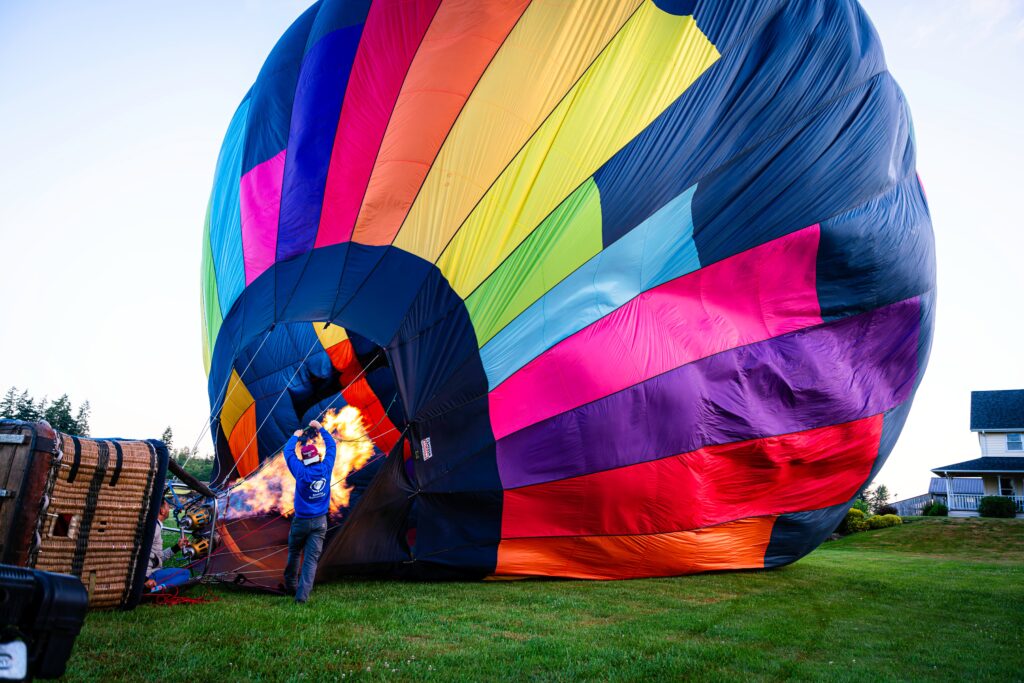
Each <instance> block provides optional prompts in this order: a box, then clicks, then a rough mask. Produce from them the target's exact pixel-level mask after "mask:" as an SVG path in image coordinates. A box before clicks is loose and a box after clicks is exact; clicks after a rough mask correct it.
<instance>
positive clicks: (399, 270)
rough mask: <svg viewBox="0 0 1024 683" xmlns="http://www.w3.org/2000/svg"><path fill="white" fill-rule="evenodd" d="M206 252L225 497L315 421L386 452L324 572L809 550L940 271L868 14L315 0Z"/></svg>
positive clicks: (893, 387) (909, 367)
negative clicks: (336, 424) (351, 429)
mask: <svg viewBox="0 0 1024 683" xmlns="http://www.w3.org/2000/svg"><path fill="white" fill-rule="evenodd" d="M203 260H204V267H203V309H204V313H205V320H204V336H205V342H206V344H205V346H206V360H207V364H208V368H209V392H210V398H211V403H212V406H213V408H214V419H213V424H212V427H213V430H214V434H215V435H216V447H217V457H218V465H219V467H218V480H219V483H221V484H225V483H226V482H228V481H230V480H233V479H236V478H238V477H246V476H248V475H250V474H251V473H252V472H254V471H255V470H256V469H257V468H258V467H259V465H260V463H261V462H263V461H265V460H267V459H269V458H272V457H274V456H275V454H277V453H278V452H279V451H280V449H281V447H282V445H283V444H284V442H285V440H286V438H287V437H288V435H289V434H290V433H291V431H292V430H294V429H296V428H298V427H301V426H303V425H305V423H306V422H308V421H309V420H310V419H312V418H314V417H317V416H318V415H320V414H321V413H322V412H323V411H324V410H325V409H326V408H330V407H334V408H337V407H340V406H343V405H351V406H353V407H355V408H358V409H359V411H360V412H361V414H362V423H363V427H364V428H365V429H366V431H367V433H368V435H369V436H368V438H370V439H371V440H372V441H373V445H374V446H375V449H376V450H375V452H376V453H378V454H379V457H369V456H368V457H367V458H364V461H366V462H372V464H371V465H370V466H369V468H365V469H363V470H359V472H360V473H362V476H363V483H362V484H360V485H359V486H356V487H355V492H354V493H353V495H352V498H351V500H350V501H349V499H348V498H346V502H347V508H346V511H345V515H344V521H343V522H342V523H339V525H338V526H337V530H336V532H335V533H333V534H332V536H331V537H330V538H329V539H328V544H327V547H326V549H325V554H324V559H323V562H322V567H323V569H322V572H323V573H324V574H325V575H332V574H337V573H342V572H352V571H361V572H377V573H390V574H400V575H405V576H416V577H442V576H487V575H499V576H528V575H549V576H571V577H591V578H625V577H638V576H659V575H671V574H683V573H691V572H699V571H707V570H719V569H739V568H751V567H772V566H778V565H781V564H785V563H788V562H792V561H793V560H795V559H797V558H799V557H801V556H802V555H804V554H806V553H807V552H809V551H810V550H811V549H813V548H814V547H815V546H816V545H817V544H818V543H820V542H821V540H822V539H823V538H824V537H825V536H826V535H828V533H830V532H831V531H832V529H833V528H834V527H835V526H836V524H837V523H838V521H839V520H840V518H841V517H842V516H843V514H844V512H845V510H846V507H847V505H848V504H849V502H850V501H851V500H852V499H853V498H854V497H855V496H856V495H857V493H858V492H859V491H860V490H861V489H862V488H863V487H864V486H865V485H866V483H867V482H869V481H870V480H871V478H872V477H873V476H874V474H875V472H877V470H878V468H879V467H881V465H882V463H883V462H884V460H885V458H886V457H887V455H888V454H889V452H890V451H891V449H892V447H893V445H894V443H895V440H896V438H897V436H898V435H899V432H900V430H901V428H902V426H903V423H904V421H905V419H906V416H907V413H908V411H909V408H910V403H911V400H912V397H913V394H914V391H915V388H916V387H917V385H918V383H919V382H920V379H921V377H922V374H923V372H924V367H925V363H926V360H927V356H928V349H929V344H930V339H931V331H932V310H933V302H934V287H935V266H934V249H933V239H932V232H931V226H930V220H929V216H928V209H927V205H926V201H925V197H924V193H923V191H922V189H921V186H920V184H919V181H918V178H917V174H916V172H915V151H914V141H913V131H912V127H911V122H910V116H909V113H908V110H907V107H906V103H905V101H904V97H903V94H902V93H901V91H900V89H899V88H898V87H897V85H896V83H895V82H894V80H893V78H892V77H891V76H890V74H889V72H888V71H887V70H886V65H885V61H884V58H883V55H882V49H881V46H880V45H879V41H878V36H877V35H876V34H875V31H874V29H873V28H872V26H871V24H870V22H869V21H868V19H867V17H866V16H865V15H864V13H863V11H862V10H861V8H860V7H859V5H857V3H856V2H854V1H853V0H789V1H785V0H747V1H744V2H737V1H736V0H689V1H687V0H656V1H651V0H645V1H643V2H641V1H639V0H614V1H609V0H589V1H585V0H578V1H576V2H567V1H565V0H532V1H530V0H504V1H496V0H372V1H371V0H362V1H359V0H335V1H332V0H323V1H322V2H319V3H317V4H315V5H314V6H312V7H311V8H310V9H309V10H308V11H306V12H305V13H304V14H303V15H302V16H301V17H300V18H299V19H298V20H297V21H296V22H295V24H294V25H293V26H292V27H291V28H290V29H288V31H287V32H286V33H285V34H284V36H283V37H282V38H281V40H280V42H279V43H278V44H277V46H276V47H275V48H274V50H273V51H272V52H271V54H270V57H269V58H268V60H267V62H266V64H265V66H264V67H263V69H262V71H261V72H260V74H259V76H258V77H257V79H256V83H255V85H253V87H252V88H251V89H250V91H249V92H248V94H247V95H246V96H245V98H244V99H243V101H242V104H241V106H240V107H239V108H238V111H237V112H236V113H235V115H234V118H233V119H232V121H231V123H230V126H229V128H228V133H227V137H226V139H225V142H224V146H223V149H222V150H221V154H220V159H219V161H218V163H217V170H216V179H215V183H214V190H213V196H212V198H211V201H210V209H209V216H208V220H207V230H206V235H205V238H204V257H203ZM360 462H363V461H360ZM348 485H351V482H350V483H349V484H346V486H348ZM258 531H259V527H258V526H253V527H252V530H250V531H249V532H247V533H251V534H257V532H258ZM257 559H258V558H257ZM268 571H269V570H268ZM240 572H244V570H240Z"/></svg>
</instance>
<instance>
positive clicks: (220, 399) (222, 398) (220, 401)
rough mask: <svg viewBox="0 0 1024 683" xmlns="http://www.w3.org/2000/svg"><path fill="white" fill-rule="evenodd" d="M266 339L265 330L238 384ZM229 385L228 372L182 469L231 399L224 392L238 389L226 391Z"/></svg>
mask: <svg viewBox="0 0 1024 683" xmlns="http://www.w3.org/2000/svg"><path fill="white" fill-rule="evenodd" d="M268 339H270V330H267V334H265V335H263V341H261V342H260V345H259V346H258V347H256V352H255V353H253V354H252V356H251V357H250V358H249V363H248V364H247V365H246V366H245V369H244V370H242V371H241V372H240V373H238V382H239V383H241V381H242V379H243V378H244V377H245V373H247V372H248V371H249V368H251V367H252V364H253V362H254V361H255V360H256V356H258V355H260V351H262V350H263V345H264V344H266V343H267V340H268ZM230 384H231V373H230V372H229V373H228V376H227V378H226V379H225V380H224V385H223V386H222V387H221V388H220V391H218V392H217V400H215V401H214V402H213V407H212V408H211V409H210V414H209V415H208V416H207V418H206V421H205V422H204V423H203V428H202V430H201V431H200V432H199V436H197V437H196V440H195V443H193V444H192V448H191V449H190V450H189V452H188V456H187V457H186V458H185V462H183V463H181V466H182V467H185V465H187V464H188V463H189V461H190V460H191V459H192V457H193V456H194V455H195V454H196V453H197V452H198V451H199V442H200V441H202V440H203V437H204V436H206V432H207V431H208V430H209V429H210V421H211V420H213V416H214V414H216V412H217V411H218V410H220V409H221V408H222V407H223V406H224V404H225V403H227V401H228V399H229V398H231V396H230V395H225V392H226V393H227V394H231V393H232V391H234V389H237V388H238V384H235V386H234V387H233V388H232V390H231V391H228V387H229V386H230Z"/></svg>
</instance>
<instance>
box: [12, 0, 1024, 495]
mask: <svg viewBox="0 0 1024 683" xmlns="http://www.w3.org/2000/svg"><path fill="white" fill-rule="evenodd" d="M862 4H863V5H864V7H865V9H866V10H867V12H868V14H869V15H870V16H871V18H872V20H873V22H874V23H875V26H876V28H877V29H878V32H879V34H880V35H881V37H882V43H883V45H884V47H885V51H886V55H887V59H888V63H889V67H890V71H891V72H892V73H893V75H894V76H895V78H896V80H897V81H898V82H899V83H900V85H901V86H902V88H903V90H904V91H905V93H906V95H907V98H908V100H909V102H910V107H911V111H912V113H913V117H914V123H915V131H916V138H917V143H918V170H919V173H920V175H921V178H922V180H923V182H924V186H925V189H926V191H927V194H928V199H929V204H930V208H931V212H932V220H933V225H934V229H935V237H936V244H937V252H938V283H939V284H938V310H937V318H936V331H935V343H934V346H933V349H932V355H931V361H930V364H929V368H928V371H927V374H926V376H925V378H924V381H923V383H922V385H921V388H920V390H919V392H918V394H917V398H916V400H915V404H914V408H913V410H912V411H911V413H910V418H909V420H908V422H907V425H906V428H905V430H904V432H903V435H902V437H901V439H900V441H899V443H898V444H897V446H896V448H895V450H894V451H893V453H892V455H891V456H890V458H889V461H888V462H887V463H886V465H885V467H884V468H883V469H882V471H881V472H880V474H879V476H878V477H877V479H876V482H878V483H884V484H886V485H887V486H888V487H889V489H890V491H892V492H893V493H895V494H896V495H898V496H899V497H908V496H912V495H917V494H919V493H923V492H924V491H925V490H926V487H927V480H928V477H929V476H930V475H929V472H928V470H929V469H930V468H932V467H936V466H941V465H946V464H950V463H953V462H958V461H960V460H965V459H969V458H973V457H977V455H978V445H977V439H976V438H975V436H974V435H973V434H971V432H970V431H969V411H970V392H971V390H973V389H1013V388H1024V354H1022V352H1021V348H1022V344H1024V225H1022V219H1021V215H1022V214H1021V211H1020V209H1019V204H1020V196H1021V194H1022V193H1024V190H1022V189H1021V185H1022V180H1024V174H1022V172H1021V159H1024V136H1022V135H1021V127H1020V123H1019V122H1020V121H1024V88H1022V87H1021V83H1022V78H1024V76H1022V74H1024V2H1020V1H1019V0H967V1H966V2H954V1H953V0H865V1H863V2H862ZM307 5H308V3H307V2H305V1H304V0H302V1H293V0H217V2H209V0H184V1H181V2H176V3H138V2H127V1H125V2H112V1H107V0H93V1H91V2H88V3H83V2H80V1H78V0H74V1H72V0H54V1H52V2H46V3H41V2H38V1H36V0H2V1H0V130H4V131H6V132H5V135H4V136H3V141H4V144H3V149H4V156H5V158H6V160H7V161H6V163H4V164H2V165H0V256H2V260H0V292H2V293H3V295H2V296H3V300H4V302H5V303H6V306H5V308H6V311H5V312H4V313H3V314H2V315H0V391H3V390H5V389H6V387H8V386H11V385H14V386H17V387H19V388H20V389H28V390H29V391H30V392H31V393H32V394H34V395H48V396H50V397H51V398H52V397H56V396H59V395H60V394H63V393H68V394H69V395H70V396H71V398H72V400H73V401H74V402H75V403H78V402H80V401H82V400H84V399H88V400H89V401H90V402H91V404H92V409H93V413H92V420H91V422H92V433H93V435H96V436H125V437H142V438H151V437H158V436H159V435H160V434H161V433H162V432H163V430H164V428H165V427H167V426H171V427H172V428H173V431H174V434H175V445H176V446H179V447H180V446H183V445H188V446H191V445H192V444H193V443H195V441H196V439H197V438H198V437H199V436H200V434H201V432H202V430H203V428H204V426H205V424H206V422H207V418H208V413H209V399H208V397H207V392H206V377H205V374H204V371H203V363H202V353H201V336H200V334H201V333H200V305H199V266H200V256H201V248H200V243H201V237H202V228H203V219H204V216H205V212H206V203H207V199H208V197H209V192H210V187H211V183H212V179H213V170H214V163H215V161H216V157H217V153H218V151H219V149H220V143H221V140H222V138H223V135H224V131H225V130H226V128H227V124H228V121H229V120H230V118H231V115H232V113H233V112H234V110H235V107H236V106H237V105H238V102H239V100H240V99H241V97H242V95H243V94H244V93H245V91H246V90H247V89H248V86H249V85H250V84H251V83H252V81H253V80H254V79H255V77H256V74H257V72H258V71H259V68H260V66H261V65H262V63H263V60H264V59H265V57H266V55H267V53H268V52H269V51H270V48H271V47H272V46H273V44H274V42H275V41H276V40H277V38H278V37H279V36H280V34H281V33H282V32H283V31H284V30H285V29H286V28H287V27H288V25H289V24H290V23H291V22H292V21H293V20H294V19H295V18H296V17H297V16H298V15H299V14H300V13H301V11H302V10H303V9H305V7H306V6H307ZM200 449H201V451H205V452H209V451H211V450H212V444H211V442H210V440H209V437H208V436H206V437H204V438H203V439H202V440H201V441H200Z"/></svg>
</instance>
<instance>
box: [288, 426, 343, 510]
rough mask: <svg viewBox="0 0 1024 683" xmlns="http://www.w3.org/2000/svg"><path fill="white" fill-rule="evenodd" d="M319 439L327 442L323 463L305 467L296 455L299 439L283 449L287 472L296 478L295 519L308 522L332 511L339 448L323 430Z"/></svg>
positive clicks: (293, 438) (332, 438)
mask: <svg viewBox="0 0 1024 683" xmlns="http://www.w3.org/2000/svg"><path fill="white" fill-rule="evenodd" d="M320 436H322V437H323V438H324V446H326V451H327V452H326V453H325V454H324V459H323V461H321V462H318V463H314V464H312V465H303V464H302V461H301V460H299V458H298V456H297V455H295V445H296V444H297V443H298V442H299V438H298V437H297V436H295V435H292V438H290V439H288V443H286V444H285V445H284V459H285V462H287V463H288V469H289V470H290V471H291V473H292V476H293V477H295V517H296V518H298V519H308V518H309V517H319V516H320V515H326V514H327V512H328V510H329V509H330V507H331V470H333V469H334V456H335V455H337V451H338V447H337V445H336V444H335V443H334V437H333V436H331V433H330V432H329V431H327V430H326V429H324V428H323V427H321V428H320Z"/></svg>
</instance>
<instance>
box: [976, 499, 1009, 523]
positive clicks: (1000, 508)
mask: <svg viewBox="0 0 1024 683" xmlns="http://www.w3.org/2000/svg"><path fill="white" fill-rule="evenodd" d="M978 514H979V515H981V516H982V517H1003V518H1009V517H1015V516H1016V515H1017V509H1016V506H1015V505H1014V504H1013V499H1012V498H1007V497H1006V496H984V497H982V499H981V500H980V501H978Z"/></svg>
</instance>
